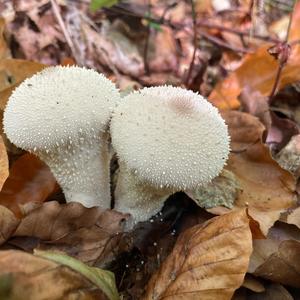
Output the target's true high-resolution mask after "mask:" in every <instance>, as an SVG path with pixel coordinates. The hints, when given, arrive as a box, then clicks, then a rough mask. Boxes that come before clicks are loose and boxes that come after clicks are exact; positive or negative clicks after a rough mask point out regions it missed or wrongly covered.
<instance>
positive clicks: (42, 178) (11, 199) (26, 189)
mask: <svg viewBox="0 0 300 300" xmlns="http://www.w3.org/2000/svg"><path fill="white" fill-rule="evenodd" d="M57 190H58V186H57V184H56V180H55V178H54V177H53V175H52V173H51V172H50V169H49V168H48V166H47V165H45V163H43V162H42V161H41V160H39V159H38V158H37V157H36V156H35V155H32V154H24V155H23V156H21V157H20V158H19V159H18V160H17V161H15V163H14V164H13V165H12V167H11V169H10V173H9V176H8V178H7V180H6V181H5V183H4V185H3V188H2V190H1V192H0V204H1V205H4V206H6V207H8V208H9V209H11V210H12V211H13V212H14V213H15V214H16V215H17V216H18V217H20V216H22V211H21V207H20V205H23V204H25V203H28V202H44V201H45V200H46V199H47V198H48V197H49V196H50V195H51V194H52V193H54V192H56V191H57Z"/></svg>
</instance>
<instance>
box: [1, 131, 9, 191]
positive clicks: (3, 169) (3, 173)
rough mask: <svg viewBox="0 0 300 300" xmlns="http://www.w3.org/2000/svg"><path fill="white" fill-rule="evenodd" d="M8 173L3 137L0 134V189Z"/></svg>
mask: <svg viewBox="0 0 300 300" xmlns="http://www.w3.org/2000/svg"><path fill="white" fill-rule="evenodd" d="M8 174H9V170H8V156H7V153H6V147H5V145H4V142H3V138H2V136H1V135H0V191H1V189H2V186H3V184H4V182H5V180H6V179H7V177H8Z"/></svg>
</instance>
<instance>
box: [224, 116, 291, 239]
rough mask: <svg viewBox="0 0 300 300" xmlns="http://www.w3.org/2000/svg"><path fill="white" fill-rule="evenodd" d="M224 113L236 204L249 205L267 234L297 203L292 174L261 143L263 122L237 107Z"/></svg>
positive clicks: (240, 205) (229, 165) (229, 167)
mask: <svg viewBox="0 0 300 300" xmlns="http://www.w3.org/2000/svg"><path fill="white" fill-rule="evenodd" d="M223 117H224V118H225V120H226V123H227V125H228V128H229V134H230V136H231V149H233V152H232V153H231V155H230V158H229V161H228V163H227V164H228V165H227V167H226V169H227V170H229V171H231V172H233V173H234V175H235V178H236V179H237V180H238V182H239V185H240V187H241V189H240V190H239V191H238V196H237V199H236V201H235V207H248V210H249V215H250V216H251V217H252V218H253V219H254V220H256V221H257V222H258V223H259V225H260V229H261V231H262V233H263V234H264V235H266V234H267V232H268V230H269V228H270V227H271V226H272V225H273V224H274V222H275V221H277V220H278V219H279V217H280V214H281V213H282V212H285V211H286V210H287V209H288V208H291V207H293V206H294V205H295V204H296V198H295V189H296V185H295V184H296V183H295V178H294V177H293V175H292V174H291V173H289V172H288V171H286V170H284V169H282V168H281V167H280V166H279V164H278V163H277V162H276V161H275V160H274V159H273V158H272V156H271V154H270V151H269V149H268V148H267V146H265V145H264V144H263V143H262V141H261V139H262V134H263V132H264V126H263V125H262V124H261V123H260V122H259V120H258V119H257V118H256V117H253V116H252V115H250V114H246V113H241V112H237V111H231V112H224V113H223Z"/></svg>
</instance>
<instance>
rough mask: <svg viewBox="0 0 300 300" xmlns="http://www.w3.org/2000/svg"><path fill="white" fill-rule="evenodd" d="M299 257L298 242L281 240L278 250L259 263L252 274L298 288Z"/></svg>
mask: <svg viewBox="0 0 300 300" xmlns="http://www.w3.org/2000/svg"><path fill="white" fill-rule="evenodd" d="M299 257H300V242H298V241H294V240H288V241H283V242H281V243H280V245H279V248H278V251H277V252H276V253H273V254H272V255H271V256H270V257H269V258H268V259H267V260H266V261H265V262H264V263H263V264H262V265H260V266H259V267H258V268H257V269H256V270H255V272H254V275H256V276H260V277H263V278H266V279H269V280H271V281H275V282H279V283H282V284H286V285H290V286H293V287H296V288H300V260H299Z"/></svg>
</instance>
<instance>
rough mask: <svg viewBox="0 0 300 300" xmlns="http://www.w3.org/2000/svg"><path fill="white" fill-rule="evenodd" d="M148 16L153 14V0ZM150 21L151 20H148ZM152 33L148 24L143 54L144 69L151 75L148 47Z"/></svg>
mask: <svg viewBox="0 0 300 300" xmlns="http://www.w3.org/2000/svg"><path fill="white" fill-rule="evenodd" d="M147 6H148V12H147V14H148V16H149V17H150V16H151V0H148V4H147ZM148 22H150V21H148ZM150 33H151V29H150V24H149V23H148V24H147V32H146V41H145V47H144V55H143V60H144V70H145V74H146V75H149V72H150V69H149V63H148V48H149V38H150Z"/></svg>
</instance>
